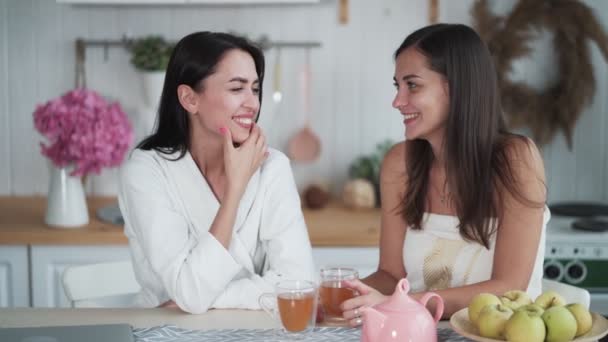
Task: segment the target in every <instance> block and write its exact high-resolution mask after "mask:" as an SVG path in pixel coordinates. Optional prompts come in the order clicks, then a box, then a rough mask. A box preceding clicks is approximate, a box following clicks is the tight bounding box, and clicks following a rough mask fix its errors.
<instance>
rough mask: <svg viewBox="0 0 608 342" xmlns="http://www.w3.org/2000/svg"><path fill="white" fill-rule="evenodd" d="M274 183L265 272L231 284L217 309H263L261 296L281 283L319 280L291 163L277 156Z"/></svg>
mask: <svg viewBox="0 0 608 342" xmlns="http://www.w3.org/2000/svg"><path fill="white" fill-rule="evenodd" d="M275 158H277V160H276V162H275V163H272V164H271V165H269V166H268V167H272V168H273V169H272V170H265V171H266V172H271V174H272V175H273V177H272V182H270V183H269V185H268V187H267V188H266V189H265V191H266V194H265V199H264V208H263V209H262V218H261V227H260V239H261V242H262V246H263V248H264V249H265V252H266V258H265V267H264V269H265V271H264V272H263V274H262V275H257V274H251V275H250V276H249V277H248V278H243V279H239V280H236V281H233V282H231V283H230V284H229V285H228V287H226V289H225V290H224V291H223V292H222V294H221V295H220V296H219V297H218V298H217V299H216V301H215V302H214V303H213V307H214V308H241V309H259V308H260V306H259V304H258V298H259V296H260V295H261V294H262V293H264V292H272V291H273V290H274V285H275V284H276V283H277V282H278V281H280V280H281V279H290V280H311V281H314V280H315V272H314V264H313V259H312V249H311V246H310V240H309V238H308V230H307V229H306V223H305V222H304V215H303V214H302V209H301V206H300V197H299V195H298V190H297V188H296V184H295V181H294V179H293V174H292V171H291V167H290V165H289V159H287V157H285V156H284V155H282V154H279V155H277V156H276V157H275Z"/></svg>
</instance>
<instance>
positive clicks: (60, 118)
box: [33, 88, 133, 228]
mask: <svg viewBox="0 0 608 342" xmlns="http://www.w3.org/2000/svg"><path fill="white" fill-rule="evenodd" d="M33 116H34V126H35V127H36V130H37V131H38V132H40V133H41V134H42V135H43V136H44V137H45V138H46V141H47V142H46V143H41V144H40V146H41V151H42V155H44V156H46V157H47V158H49V159H50V161H51V162H52V164H53V165H52V171H51V179H50V183H49V194H48V199H47V200H48V203H47V212H46V217H45V222H46V223H47V224H48V225H50V226H56V227H63V228H70V227H78V226H83V225H86V224H87V223H88V221H89V216H88V211H87V205H86V198H85V194H84V188H83V184H82V179H81V177H84V176H86V175H88V174H90V173H96V174H99V172H100V171H101V169H102V168H105V167H115V166H118V165H120V164H121V162H122V161H123V158H124V157H125V155H126V153H127V151H128V150H129V148H130V146H131V144H132V142H133V129H132V127H131V123H130V122H129V119H128V118H127V115H126V114H125V113H124V111H123V110H122V108H121V107H120V105H119V104H118V103H111V104H108V103H107V102H106V100H104V99H103V98H102V97H101V96H100V95H99V94H97V93H96V92H94V91H92V90H87V89H84V88H81V89H75V90H72V91H69V92H67V93H66V94H64V95H62V96H60V97H58V98H55V99H53V100H50V101H48V102H47V103H45V104H44V105H39V106H38V107H37V108H36V110H35V111H34V114H33Z"/></svg>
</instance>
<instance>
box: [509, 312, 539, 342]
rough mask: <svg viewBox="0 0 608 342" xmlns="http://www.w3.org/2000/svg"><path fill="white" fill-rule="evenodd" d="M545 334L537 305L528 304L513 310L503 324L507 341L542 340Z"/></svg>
mask: <svg viewBox="0 0 608 342" xmlns="http://www.w3.org/2000/svg"><path fill="white" fill-rule="evenodd" d="M541 310H542V308H541ZM546 334H547V332H546V329H545V322H543V319H542V316H541V314H540V312H539V311H538V307H532V306H530V305H526V306H525V307H521V308H520V309H519V310H517V311H515V313H514V314H513V316H511V318H509V320H508V321H507V324H506V325H505V337H506V339H507V341H512V342H543V341H544V340H545V336H546Z"/></svg>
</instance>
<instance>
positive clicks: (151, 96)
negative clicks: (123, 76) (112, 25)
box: [128, 35, 173, 107]
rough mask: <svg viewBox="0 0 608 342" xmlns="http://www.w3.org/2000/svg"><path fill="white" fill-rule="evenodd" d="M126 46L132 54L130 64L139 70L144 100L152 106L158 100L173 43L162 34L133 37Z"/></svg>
mask: <svg viewBox="0 0 608 342" xmlns="http://www.w3.org/2000/svg"><path fill="white" fill-rule="evenodd" d="M128 48H129V50H130V51H131V53H132V54H133V56H132V57H131V64H133V66H134V67H135V69H137V70H139V71H140V72H141V77H142V85H143V91H144V100H145V101H146V104H147V105H148V106H150V107H154V106H156V105H157V104H158V102H159V101H160V95H161V93H162V90H163V83H164V81H165V71H166V69H167V64H168V63H169V58H170V57H171V52H172V51H173V44H171V43H168V42H167V41H165V39H164V38H163V37H162V36H158V35H151V36H145V37H143V38H139V39H135V40H134V41H133V42H131V43H130V44H129V45H128Z"/></svg>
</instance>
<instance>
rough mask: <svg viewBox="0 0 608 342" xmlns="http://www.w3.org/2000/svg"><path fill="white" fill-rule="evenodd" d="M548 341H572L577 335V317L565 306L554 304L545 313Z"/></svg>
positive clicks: (544, 319)
mask: <svg viewBox="0 0 608 342" xmlns="http://www.w3.org/2000/svg"><path fill="white" fill-rule="evenodd" d="M542 317H543V321H545V326H546V327H547V342H561V341H571V340H572V339H574V336H575V335H576V330H577V327H576V318H574V315H572V313H570V310H568V309H567V308H566V307H565V306H552V307H550V308H548V309H547V310H545V313H543V316H542Z"/></svg>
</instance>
